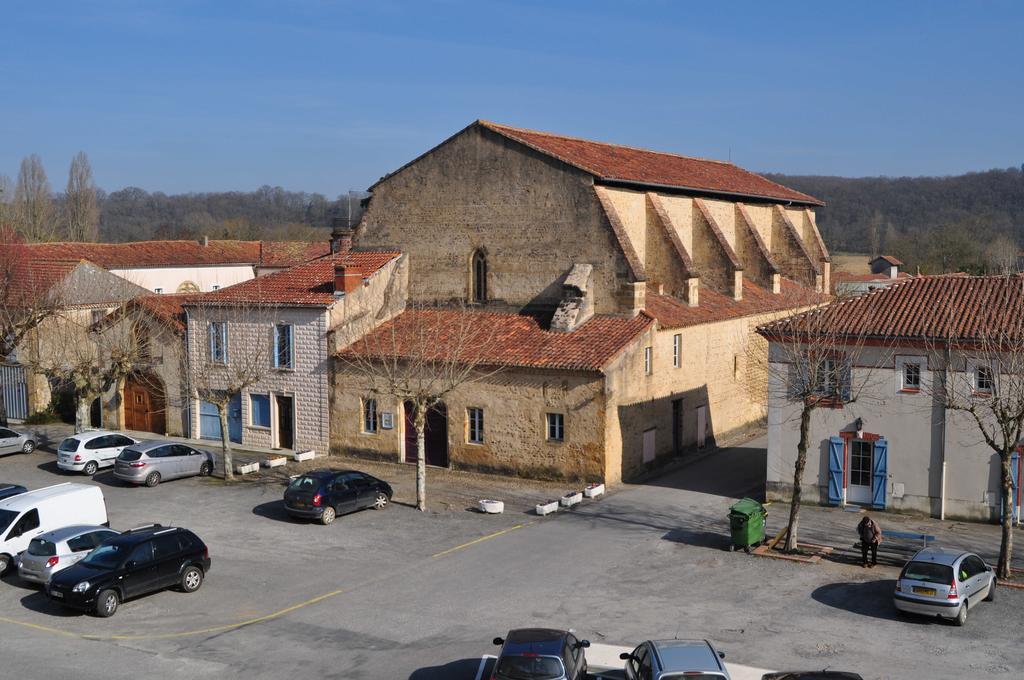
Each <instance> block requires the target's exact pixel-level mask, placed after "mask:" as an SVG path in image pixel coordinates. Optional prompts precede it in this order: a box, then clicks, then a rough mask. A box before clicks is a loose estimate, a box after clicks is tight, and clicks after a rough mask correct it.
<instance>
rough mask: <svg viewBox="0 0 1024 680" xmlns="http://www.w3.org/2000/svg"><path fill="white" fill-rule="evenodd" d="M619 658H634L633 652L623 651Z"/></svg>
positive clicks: (624, 659)
mask: <svg viewBox="0 0 1024 680" xmlns="http://www.w3.org/2000/svg"><path fill="white" fill-rule="evenodd" d="M619 658H620V659H622V660H623V661H629V660H630V659H632V658H633V654H632V653H631V652H623V653H622V654H619Z"/></svg>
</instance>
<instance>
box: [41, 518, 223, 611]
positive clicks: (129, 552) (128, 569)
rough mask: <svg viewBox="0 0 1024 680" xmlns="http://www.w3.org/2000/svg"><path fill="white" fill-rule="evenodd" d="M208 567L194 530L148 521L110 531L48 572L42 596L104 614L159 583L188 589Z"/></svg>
mask: <svg viewBox="0 0 1024 680" xmlns="http://www.w3.org/2000/svg"><path fill="white" fill-rule="evenodd" d="M209 571H210V554H209V552H208V551H207V549H206V545H205V544H204V543H203V542H202V541H201V540H199V537H198V536H196V535H195V534H194V533H192V532H191V531H189V530H188V529H181V528H177V527H162V526H160V525H159V524H150V525H148V526H144V527H138V528H135V529H131V530H129V531H126V532H124V533H123V534H121V535H119V536H115V537H114V538H112V539H110V540H108V541H106V542H105V543H103V544H102V545H100V546H99V547H98V548H96V549H95V550H93V551H92V552H90V553H89V554H88V555H86V557H85V559H83V560H82V561H80V562H79V563H78V564H76V565H74V566H73V567H70V568H68V569H65V570H64V571H61V572H58V573H56V574H54V575H53V577H52V578H51V579H50V582H49V583H48V584H47V585H46V596H47V597H49V598H50V599H51V600H53V601H54V602H59V603H60V604H62V605H64V606H65V607H70V608H72V609H80V610H83V611H89V612H94V613H95V614H96V615H97V616H102V617H107V616H113V615H114V612H116V611H117V608H118V606H120V604H121V603H122V602H124V601H125V600H127V599H129V598H133V597H138V596H140V595H146V594H148V593H152V592H156V591H158V590H163V589H165V588H171V587H174V586H177V587H178V588H180V589H181V590H183V591H184V592H186V593H194V592H195V591H197V590H199V586H201V585H202V584H203V579H204V578H205V576H206V574H207V573H208V572H209Z"/></svg>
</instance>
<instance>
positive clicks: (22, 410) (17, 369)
mask: <svg viewBox="0 0 1024 680" xmlns="http://www.w3.org/2000/svg"><path fill="white" fill-rule="evenodd" d="M0 388H2V389H3V391H4V403H5V404H6V406H7V417H8V418H10V419H11V420H24V419H25V418H28V376H27V374H26V372H25V367H24V366H13V365H11V364H0Z"/></svg>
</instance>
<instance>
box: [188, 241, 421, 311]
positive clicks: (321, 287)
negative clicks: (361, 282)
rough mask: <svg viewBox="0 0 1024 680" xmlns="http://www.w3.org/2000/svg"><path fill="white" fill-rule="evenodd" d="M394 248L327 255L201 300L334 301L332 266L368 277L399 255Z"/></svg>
mask: <svg viewBox="0 0 1024 680" xmlns="http://www.w3.org/2000/svg"><path fill="white" fill-rule="evenodd" d="M401 254H402V253H401V252H399V251H397V250H369V251H352V252H349V253H347V254H345V255H329V256H327V257H322V258H318V259H316V260H312V261H311V262H306V263H305V264H300V265H298V266H295V267H291V268H289V269H285V270H284V271H279V272H274V273H273V274H267V275H266V276H258V277H256V278H254V279H249V280H248V281H243V282H242V283H236V284H235V285H233V286H228V287H226V288H221V289H220V290H217V291H213V292H211V293H206V294H204V295H203V296H202V299H203V301H204V303H211V304H217V303H219V304H234V303H263V304H274V305H296V306H306V305H312V306H329V305H332V304H334V302H335V300H336V298H335V297H334V267H335V265H344V266H346V267H352V268H354V269H358V270H359V271H360V272H362V274H363V276H370V275H371V274H373V273H374V272H376V271H378V270H379V269H381V268H382V267H383V266H384V265H386V264H387V263H388V262H391V261H392V260H394V259H395V258H397V257H399V256H401Z"/></svg>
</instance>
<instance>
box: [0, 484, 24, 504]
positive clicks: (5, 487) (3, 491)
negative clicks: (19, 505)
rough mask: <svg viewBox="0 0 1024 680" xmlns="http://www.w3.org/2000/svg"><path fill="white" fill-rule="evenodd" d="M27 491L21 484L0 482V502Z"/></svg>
mask: <svg viewBox="0 0 1024 680" xmlns="http://www.w3.org/2000/svg"><path fill="white" fill-rule="evenodd" d="M26 491H28V489H26V488H25V487H23V486H22V485H21V484H8V483H7V482H0V501H2V500H3V499H5V498H10V497H11V496H17V495H18V494H19V493H25V492H26Z"/></svg>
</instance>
